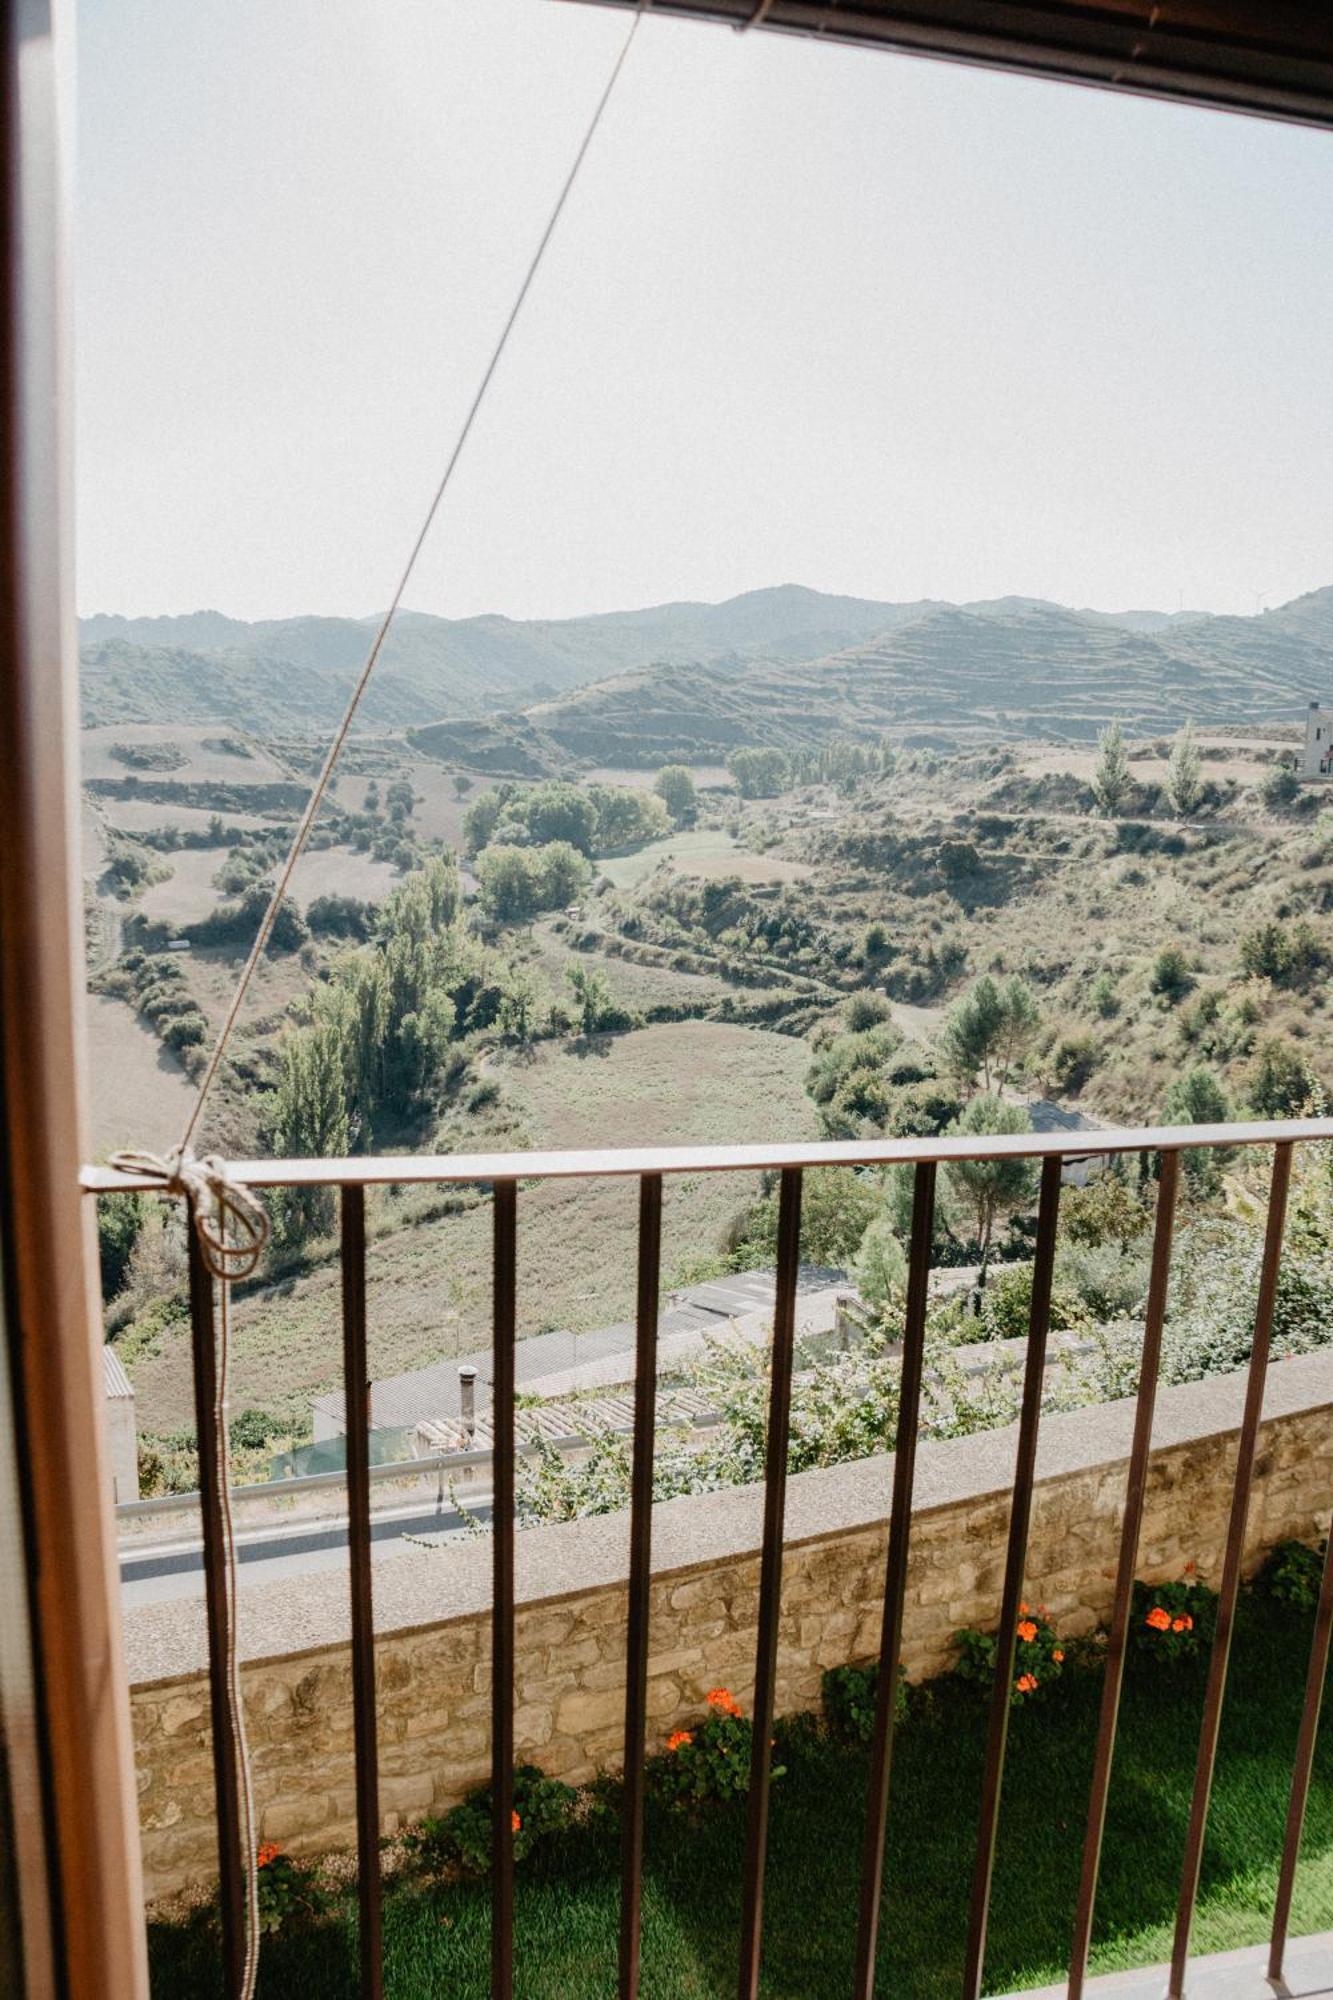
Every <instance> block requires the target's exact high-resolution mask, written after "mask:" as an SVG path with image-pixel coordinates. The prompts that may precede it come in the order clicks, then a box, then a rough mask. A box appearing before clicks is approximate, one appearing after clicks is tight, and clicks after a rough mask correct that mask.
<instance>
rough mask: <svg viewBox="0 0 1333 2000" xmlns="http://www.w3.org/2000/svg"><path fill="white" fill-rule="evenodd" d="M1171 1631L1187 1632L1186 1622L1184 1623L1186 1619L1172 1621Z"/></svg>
mask: <svg viewBox="0 0 1333 2000" xmlns="http://www.w3.org/2000/svg"><path fill="white" fill-rule="evenodd" d="M1171 1630H1172V1631H1173V1632H1183V1631H1184V1630H1185V1621H1184V1619H1183V1618H1173V1619H1172V1620H1171Z"/></svg>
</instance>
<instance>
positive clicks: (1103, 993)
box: [1088, 972, 1120, 1021]
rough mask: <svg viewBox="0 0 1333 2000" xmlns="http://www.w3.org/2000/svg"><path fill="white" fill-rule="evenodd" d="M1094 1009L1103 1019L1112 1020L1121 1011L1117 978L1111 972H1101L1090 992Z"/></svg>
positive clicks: (1089, 995) (1089, 996)
mask: <svg viewBox="0 0 1333 2000" xmlns="http://www.w3.org/2000/svg"><path fill="white" fill-rule="evenodd" d="M1088 998H1089V999H1090V1000H1091V1001H1092V1005H1093V1008H1094V1010H1095V1011H1096V1012H1097V1013H1098V1014H1100V1016H1101V1018H1102V1019H1103V1021H1110V1020H1113V1019H1114V1018H1115V1016H1116V1015H1117V1014H1118V1013H1119V1012H1120V996H1119V994H1118V993H1117V992H1116V983H1115V980H1114V979H1113V978H1112V977H1111V974H1110V973H1109V972H1099V973H1098V974H1097V977H1096V978H1095V979H1094V980H1093V982H1092V986H1091V988H1090V990H1089V993H1088Z"/></svg>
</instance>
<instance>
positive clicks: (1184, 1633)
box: [1129, 1577, 1217, 1667]
mask: <svg viewBox="0 0 1333 2000" xmlns="http://www.w3.org/2000/svg"><path fill="white" fill-rule="evenodd" d="M1216 1626H1217V1592H1216V1591H1215V1590H1209V1588H1208V1586H1207V1584H1204V1583H1200V1582H1198V1581H1197V1579H1195V1578H1193V1577H1187V1578H1185V1579H1183V1580H1182V1581H1181V1582H1179V1583H1157V1584H1152V1583H1144V1582H1143V1581H1142V1580H1141V1579H1140V1580H1139V1581H1138V1582H1136V1583H1135V1585H1134V1593H1133V1596H1132V1597H1131V1599H1130V1607H1129V1639H1130V1645H1131V1646H1132V1647H1133V1649H1134V1651H1135V1652H1136V1653H1141V1654H1143V1655H1145V1656H1146V1657H1148V1658H1150V1659H1153V1660H1159V1661H1161V1662H1162V1664H1163V1665H1165V1666H1168V1667H1174V1666H1178V1665H1179V1663H1180V1662H1181V1661H1182V1660H1192V1659H1196V1658H1197V1657H1198V1656H1199V1655H1200V1654H1201V1653H1206V1652H1207V1651H1208V1649H1209V1648H1210V1647H1211V1645H1212V1643H1213V1633H1214V1631H1215V1629H1216Z"/></svg>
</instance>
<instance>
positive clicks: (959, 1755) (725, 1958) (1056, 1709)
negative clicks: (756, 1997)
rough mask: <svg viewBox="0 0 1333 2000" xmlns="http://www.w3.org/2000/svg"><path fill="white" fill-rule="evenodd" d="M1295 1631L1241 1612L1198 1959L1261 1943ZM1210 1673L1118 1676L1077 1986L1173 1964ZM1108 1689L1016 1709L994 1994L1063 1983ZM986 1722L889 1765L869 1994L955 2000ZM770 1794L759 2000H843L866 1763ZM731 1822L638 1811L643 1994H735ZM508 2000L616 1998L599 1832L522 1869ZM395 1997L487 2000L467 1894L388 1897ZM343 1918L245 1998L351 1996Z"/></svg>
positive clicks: (1297, 1645)
mask: <svg viewBox="0 0 1333 2000" xmlns="http://www.w3.org/2000/svg"><path fill="white" fill-rule="evenodd" d="M1309 1635H1310V1618H1309V1616H1308V1615H1304V1614H1300V1613H1295V1612H1292V1611H1290V1610H1287V1609H1283V1608H1280V1607H1277V1606H1275V1605H1273V1604H1272V1603H1271V1602H1270V1601H1269V1600H1268V1599H1267V1598H1264V1597H1259V1596H1257V1595H1255V1596H1251V1597H1247V1598H1246V1599H1244V1600H1243V1601H1242V1611H1241V1618H1240V1621H1239V1625H1238V1633H1237V1642H1236V1648H1235V1654H1234V1658H1233V1668H1232V1681H1231V1689H1230V1693H1229V1697H1228V1702H1227V1707H1226V1711H1225V1715H1224V1720H1223V1728H1222V1741H1221V1748H1220V1755H1219V1760H1218V1768H1217V1777H1216V1783H1215V1786H1214V1790H1213V1799H1212V1810H1211V1815H1210V1819H1209V1839H1208V1844H1207V1849H1206V1853H1205V1858H1204V1868H1203V1880H1202V1887H1201V1893H1200V1900H1199V1906H1198V1915H1197V1918H1196V1923H1195V1929H1194V1949H1195V1950H1196V1952H1207V1951H1224V1950H1230V1949H1232V1948H1234V1947H1236V1946H1239V1945H1242V1944H1250V1943H1254V1942H1257V1941H1259V1940H1261V1939H1262V1938H1264V1937H1265V1935H1266V1932H1267V1925H1268V1921H1269V1917H1270V1914H1271V1909H1272V1898H1273V1889H1274V1883H1275V1879H1276V1868H1277V1858H1278V1855H1279V1853H1280V1850H1281V1845H1282V1832H1283V1822H1284V1815H1285V1811H1286V1803H1287V1792H1288V1786H1289V1783H1290V1774H1291V1758H1292V1752H1293V1747H1294V1743H1295V1738H1296V1728H1297V1721H1298V1716H1299V1712H1300V1702H1301V1694H1302V1687H1303V1681H1304V1673H1305V1662H1306V1658H1307V1654H1308V1645H1309ZM1202 1693H1203V1673H1202V1663H1197V1664H1191V1665H1188V1666H1185V1667H1183V1668H1178V1669H1175V1670H1163V1669H1162V1668H1160V1667H1156V1668H1154V1667H1152V1666H1149V1667H1148V1668H1147V1670H1146V1671H1143V1672H1140V1673H1138V1674H1136V1673H1135V1672H1134V1671H1133V1670H1131V1673H1130V1675H1129V1676H1128V1679H1127V1685H1126V1690H1125V1698H1124V1703H1123V1706H1122V1711H1121V1723H1120V1736H1119V1748H1118V1753H1117V1758H1116V1764H1115V1771H1114V1777H1113V1781H1112V1787H1111V1796H1110V1804H1109V1811H1108V1820H1107V1830H1106V1842H1105V1847H1104V1852H1103V1865H1102V1877H1101V1889H1100V1895H1099V1900H1098V1908H1097V1928H1096V1932H1095V1944H1094V1952H1093V1970H1094V1971H1099V1972H1105V1971H1111V1970H1116V1969H1120V1968H1125V1967H1131V1966H1135V1965H1148V1964H1153V1963H1157V1962H1159V1961H1161V1960H1162V1959H1164V1958H1166V1957H1167V1956H1169V1952H1170V1940H1171V1927H1172V1922H1173V1917H1174V1908H1175V1899H1176V1894H1177V1889H1178V1883H1179V1874H1180V1861H1181V1853H1182V1847H1183V1839H1184V1829H1185V1821H1186V1816H1187V1812H1188V1806H1189V1797H1190V1789H1191V1784H1192V1780H1193V1767H1194V1747H1195V1744H1196V1742H1197V1733H1198V1725H1199V1715H1200V1710H1201V1705H1202ZM1099 1695H1100V1676H1099V1674H1097V1673H1096V1672H1095V1671H1093V1672H1087V1671H1084V1672H1079V1673H1075V1674H1067V1675H1066V1676H1065V1678H1064V1680H1063V1681H1061V1682H1060V1683H1058V1684H1057V1686H1056V1687H1055V1688H1054V1689H1053V1690H1052V1693H1051V1696H1050V1698H1049V1699H1048V1700H1047V1701H1046V1702H1045V1703H1042V1704H1035V1705H1031V1706H1028V1707H1025V1708H1022V1709H1019V1710H1017V1711H1016V1712H1015V1714H1014V1717H1013V1721H1012V1725H1011V1729H1010V1748H1009V1757H1008V1763H1007V1766H1006V1773H1005V1787H1004V1795H1003V1801H1002V1810H1001V1832H1000V1839H999V1846H998V1853H997V1857H996V1868H995V1878H994V1888H993V1896H992V1904H991V1921H990V1934H989V1949H988V1953H987V1959H986V1990H987V1991H988V1992H991V1993H1003V1992H1007V1991H1010V1990H1013V1989H1016V1988H1020V1987H1023V1986H1036V1985H1043V1984H1046V1983H1048V1982H1053V1981H1055V1980H1057V1979H1059V1978H1060V1977H1061V1976H1062V1975H1063V1972H1064V1969H1065V1965H1066V1962H1067V1953H1068V1948H1069V1937H1070V1928H1071V1924H1072V1918H1073V1908H1074V1899H1075V1894H1076V1890H1077V1884H1078V1869H1079V1861H1080V1854H1081V1847H1082V1840H1083V1828H1084V1814H1085V1810H1086V1799H1087V1788H1088V1777H1089V1769H1090V1764H1091V1757H1092V1748H1093V1741H1094V1736H1095V1731H1096V1722H1097V1709H1098V1699H1099ZM983 1742H984V1709H983V1706H982V1704H981V1703H980V1702H979V1700H978V1698H977V1696H976V1694H975V1693H974V1692H973V1691H971V1690H968V1689H966V1688H964V1687H963V1686H962V1685H961V1684H959V1683H957V1682H940V1683H936V1684H935V1689H934V1690H932V1691H931V1693H930V1694H928V1695H925V1696H922V1695H917V1696H916V1697H914V1701H913V1712H912V1714H911V1716H910V1717H909V1720H908V1722H907V1723H906V1725H905V1726H904V1727H903V1729H902V1731H901V1733H900V1735H899V1738H898V1744H897V1749H896V1753H895V1759H894V1768H893V1794H892V1801H891V1806H890V1815H889V1841H888V1854H887V1860H886V1869H885V1882H884V1905H883V1916H882V1923H881V1932H880V1939H881V1941H880V1950H879V1963H878V1977H877V1983H876V1989H875V1990H876V1993H877V1994H879V1995H882V1996H884V2000H954V1996H955V1995H956V1994H957V1993H958V1992H959V1991H960V1989H961V1985H962V1970H963V1948H964V1940H965V1930H966V1922H967V1899H968V1886H969V1881H970V1874H971V1861H972V1851H973V1840H974V1833H975V1822H976V1812H977V1801H978V1798H979V1794H980V1785H981V1766H982V1755H983ZM782 1754H783V1757H784V1760H785V1762H786V1764H787V1767H788V1768H787V1773H786V1776H785V1777H783V1778H782V1780H781V1781H780V1782H779V1783H778V1784H777V1785H776V1786H775V1788H774V1793H773V1806H772V1816H771V1823H770V1849H769V1862H768V1877H767V1896H766V1903H765V1934H764V1953H765V1956H764V1969H763V1978H762V1983H761V1989H760V1990H761V1992H762V1993H763V1994H764V1995H766V1996H768V1997H769V2000H845V1996H846V1995H847V1994H848V1993H849V1992H850V1991H851V1974H852V1952H853V1945H854V1933H855V1912H856V1895H857V1881H858V1864H859V1854H860V1839H861V1825H862V1811H863V1800H864V1795H865V1785H866V1769H867V1760H866V1756H865V1753H864V1752H862V1751H859V1750H851V1749H846V1748H843V1747H841V1746H839V1745H837V1744H834V1743H832V1742H830V1741H829V1740H828V1739H827V1738H826V1737H824V1736H822V1735H816V1736H813V1737H806V1738H804V1739H802V1738H799V1737H798V1738H797V1740H796V1741H795V1742H794V1743H785V1742H784V1746H783V1752H782ZM743 1844H744V1819H743V1812H742V1811H741V1810H740V1809H739V1808H731V1809H712V1810H704V1811H703V1812H701V1813H700V1814H699V1816H698V1817H697V1819H694V1820H691V1819H689V1818H683V1817H680V1816H678V1815H675V1814H672V1813H667V1812H664V1811H661V1810H657V1811H653V1810H650V1812H649V1816H648V1824H647V1838H646V1862H645V1880H644V1927H643V1991H644V1993H645V1994H646V1995H651V1996H652V2000H715V1996H718V1995H721V1994H727V1993H729V1992H731V1991H732V1990H733V1988H734V1982H735V1967H736V1949H737V1935H738V1927H739V1916H740V1893H741V1871H742V1855H743ZM516 1903H517V1912H516V1963H517V1979H516V1990H517V1991H518V1992H519V1993H521V1994H523V1995H524V1996H526V2000H602V1996H604V1995H606V1994H607V1993H610V1992H613V1991H614V1990H615V1966H616V1924H617V1911H618V1883H617V1839H616V1828H615V1824H614V1821H610V1822H609V1823H607V1824H606V1825H605V1826H604V1828H603V1829H602V1830H600V1831H599V1832H595V1833H588V1832H586V1831H585V1832H581V1833H577V1834H575V1835H574V1836H572V1837H571V1838H570V1840H569V1843H568V1846H567V1848H566V1850H565V1851H564V1852H563V1853H560V1852H557V1853H555V1854H554V1855H552V1856H550V1858H549V1859H545V1860H543V1859H542V1857H541V1854H540V1851H539V1853H538V1855H537V1856H535V1857H534V1858H533V1860H532V1861H531V1862H530V1863H529V1864H528V1865H527V1867H526V1868H525V1869H524V1870H523V1871H521V1872H520V1875H519V1879H518V1886H517V1896H516ZM385 1915H386V1924H385V1941H386V1970H387V1981H386V1992H387V1994H388V1995H389V1996H390V2000H433V1996H435V1995H437V1994H445V1993H447V1994H449V1995H450V1996H451V2000H474V1996H475V2000H481V1996H483V1995H485V1994H486V1993H487V1992H489V1984H488V1976H489V1965H488V1950H489V1897H488V1894H487V1891H486V1889H485V1887H484V1886H472V1885H452V1886H441V1887H436V1888H433V1889H424V1890H422V1889H417V1888H412V1887H406V1888H403V1889H401V1890H399V1891H398V1892H396V1893H391V1894H390V1896H389V1899H388V1904H387V1908H386V1913H385ZM1331 1923H1333V1732H1329V1731H1326V1732H1325V1735H1324V1739H1323V1742H1322V1744H1321V1747H1320V1750H1319V1753H1318V1756H1317V1760H1316V1768H1315V1778H1314V1783H1313V1786H1312V1788H1311V1797H1310V1806H1309V1812H1308V1816H1307V1820H1306V1832H1305V1844H1304V1850H1303V1859H1302V1863H1301V1868H1300V1871H1299V1874H1298V1878H1297V1886H1296V1899H1295V1908H1294V1912H1293V1925H1292V1928H1293V1932H1295V1933H1297V1934H1299V1933H1301V1932H1311V1931H1316V1930H1320V1929H1323V1928H1325V1927H1327V1926H1328V1925H1330V1924H1331ZM354 1950H355V1945H354V1937H353V1923H352V1921H351V1919H350V1916H347V1915H343V1916H341V1917H337V1918H335V1919H334V1920H333V1921H331V1922H329V1923H328V1924H326V1925H325V1926H323V1927H321V1928H319V1929H317V1930H315V1931H313V1932H307V1933H304V1934H301V1933H297V1934H292V1935H285V1936H282V1937H280V1938H279V1939H276V1940H266V1941H265V1946H264V1963H263V1965H262V1967H261V1973H260V1985H259V1990H260V1993H261V1994H262V1995H266V1996H270V2000H278V1996H281V2000H316V1996H318V2000H337V1996H342V1995H349V1996H350V1995H351V1994H352V1993H353V1992H354V1991H355V1984H354V1979H353V1975H352V1971H351V1964H352V1958H353V1953H354ZM153 1958H154V1993H155V1994H156V1995H160V1996H162V2000H168V1996H169V2000H194V1996H196V1995H197V1996H201V2000H202V1996H209V2000H211V1996H213V1995H215V1994H216V1993H218V1991H219V1987H218V1972H217V1956H216V1949H215V1948H210V1947H209V1946H208V1944H207V1943H206V1941H205V1939H204V1937H203V1936H202V1935H201V1934H200V1933H199V1932H198V1931H194V1932H191V1931H189V1930H186V1931H179V1930H177V1931H172V1930H168V1929H162V1930H159V1931H157V1932H156V1933H155V1934H154V1936H153Z"/></svg>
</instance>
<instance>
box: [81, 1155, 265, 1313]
mask: <svg viewBox="0 0 1333 2000" xmlns="http://www.w3.org/2000/svg"><path fill="white" fill-rule="evenodd" d="M111 1164H112V1166H113V1167H116V1168H118V1169H119V1171H120V1172H121V1173H123V1174H138V1175H141V1176H142V1177H143V1178H144V1179H152V1180H154V1181H156V1182H158V1183H159V1184H160V1185H159V1187H158V1189H157V1190H156V1192H159V1193H161V1194H176V1195H184V1196H185V1197H186V1199H187V1200H188V1202H189V1204H190V1216H191V1219H192V1221H193V1223H194V1233H195V1239H196V1241H197V1242H198V1245H199V1254H200V1256H201V1257H202V1258H203V1260H204V1264H205V1266H206V1268H207V1269H208V1271H209V1272H210V1273H211V1274H212V1276H213V1277H215V1278H219V1279H221V1280H222V1281H223V1283H226V1284H230V1283H234V1282H235V1280H236V1279H238V1278H250V1277H253V1276H254V1274H255V1272H256V1271H257V1270H258V1269H259V1260H260V1258H261V1257H262V1256H263V1254H264V1246H265V1245H266V1244H267V1242H268V1239H269V1236H270V1234H271V1227H270V1223H269V1219H268V1210H267V1209H266V1208H265V1206H264V1204H263V1202H262V1201H261V1200H260V1199H259V1196H258V1195H257V1194H255V1193H254V1191H253V1190H252V1189H251V1188H248V1187H245V1186H244V1185H243V1184H242V1183H241V1182H240V1181H238V1180H233V1178H232V1176H231V1172H230V1169H229V1168H228V1165H227V1162H226V1161H225V1160H224V1159H222V1158H220V1157H219V1155H218V1154H217V1153H204V1154H202V1155H200V1154H198V1153H192V1152H190V1151H189V1149H188V1148H187V1147H185V1146H172V1147H170V1148H169V1149H168V1151H167V1152H165V1153H148V1152H139V1151H136V1150H135V1149H134V1148H133V1147H129V1148H127V1149H126V1150H125V1151H124V1152H120V1153H113V1154H112V1155H111Z"/></svg>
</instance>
